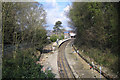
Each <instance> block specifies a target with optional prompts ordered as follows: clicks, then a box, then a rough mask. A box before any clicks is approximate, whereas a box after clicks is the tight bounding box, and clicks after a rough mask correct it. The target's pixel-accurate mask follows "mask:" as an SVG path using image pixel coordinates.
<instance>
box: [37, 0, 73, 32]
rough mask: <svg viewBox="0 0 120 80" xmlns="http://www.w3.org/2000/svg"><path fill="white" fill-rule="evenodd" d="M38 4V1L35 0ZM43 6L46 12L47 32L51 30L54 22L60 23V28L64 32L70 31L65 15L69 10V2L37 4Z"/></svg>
mask: <svg viewBox="0 0 120 80" xmlns="http://www.w3.org/2000/svg"><path fill="white" fill-rule="evenodd" d="M36 1H38V2H39V0H36ZM39 3H41V4H43V6H44V9H45V11H46V12H47V16H46V21H47V26H48V27H47V28H46V29H47V30H52V29H53V27H54V25H55V22H57V21H61V22H62V26H63V28H64V29H66V30H70V28H69V25H68V21H69V18H67V16H66V13H67V12H68V11H69V10H70V5H71V4H72V3H71V2H57V1H56V0H52V1H47V0H46V1H45V2H39Z"/></svg>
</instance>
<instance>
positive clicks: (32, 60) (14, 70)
mask: <svg viewBox="0 0 120 80" xmlns="http://www.w3.org/2000/svg"><path fill="white" fill-rule="evenodd" d="M10 55H11V54H10ZM36 60H37V58H36V56H35V55H34V52H33V49H27V50H22V51H20V50H19V51H17V56H16V58H15V59H13V58H12V57H11V56H8V55H7V56H5V57H4V58H3V64H2V65H3V67H2V69H3V70H2V78H54V74H52V73H51V72H49V73H47V74H45V73H44V72H43V71H41V68H42V66H41V65H40V64H36Z"/></svg>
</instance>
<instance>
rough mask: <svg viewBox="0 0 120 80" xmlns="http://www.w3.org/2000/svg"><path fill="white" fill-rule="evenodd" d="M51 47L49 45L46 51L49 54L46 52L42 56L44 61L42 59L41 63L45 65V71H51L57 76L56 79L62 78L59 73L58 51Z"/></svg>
mask: <svg viewBox="0 0 120 80" xmlns="http://www.w3.org/2000/svg"><path fill="white" fill-rule="evenodd" d="M53 44H54V43H52V44H51V45H48V46H47V48H46V50H47V51H48V52H45V53H43V54H42V59H40V63H41V64H42V65H44V67H43V68H45V70H51V71H52V72H53V73H54V74H55V78H60V77H59V73H58V66H57V55H58V50H57V49H56V48H57V47H54V50H53V48H51V46H52V45H53Z"/></svg>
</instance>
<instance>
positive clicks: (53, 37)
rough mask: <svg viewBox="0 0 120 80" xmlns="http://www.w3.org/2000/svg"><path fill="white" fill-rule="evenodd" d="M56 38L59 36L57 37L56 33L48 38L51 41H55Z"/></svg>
mask: <svg viewBox="0 0 120 80" xmlns="http://www.w3.org/2000/svg"><path fill="white" fill-rule="evenodd" d="M58 38H59V37H58V36H57V35H52V36H51V37H50V40H51V41H52V42H55V41H56V40H57V39H58Z"/></svg>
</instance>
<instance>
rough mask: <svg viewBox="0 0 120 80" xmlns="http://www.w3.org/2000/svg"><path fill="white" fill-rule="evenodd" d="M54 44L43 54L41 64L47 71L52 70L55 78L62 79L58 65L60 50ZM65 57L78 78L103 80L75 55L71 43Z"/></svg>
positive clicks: (66, 49) (67, 47)
mask: <svg viewBox="0 0 120 80" xmlns="http://www.w3.org/2000/svg"><path fill="white" fill-rule="evenodd" d="M54 44H55V43H52V44H50V45H48V46H47V47H46V48H45V49H46V51H45V52H44V53H43V54H42V56H41V58H40V63H41V64H42V65H44V67H43V68H44V69H45V70H51V71H52V72H53V73H54V74H55V78H60V76H59V72H58V65H57V56H58V49H57V46H53V45H54ZM53 47H54V48H53ZM65 55H66V58H67V60H68V63H69V65H70V67H71V69H72V71H73V73H74V75H75V77H76V78H102V80H103V78H104V77H103V76H102V75H100V74H99V73H98V72H97V71H95V70H94V69H90V65H89V64H88V63H86V62H85V61H84V60H83V59H82V58H81V57H79V55H78V54H77V53H75V51H74V49H73V47H72V46H71V43H68V44H67V46H66V48H65ZM104 80H106V79H104Z"/></svg>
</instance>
